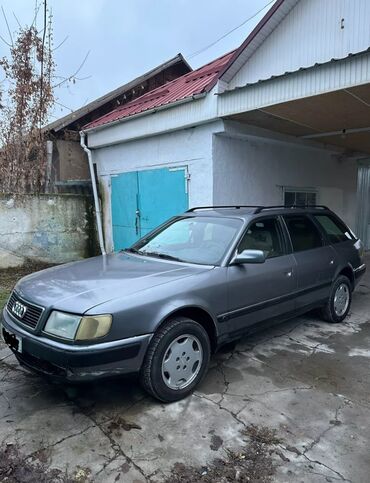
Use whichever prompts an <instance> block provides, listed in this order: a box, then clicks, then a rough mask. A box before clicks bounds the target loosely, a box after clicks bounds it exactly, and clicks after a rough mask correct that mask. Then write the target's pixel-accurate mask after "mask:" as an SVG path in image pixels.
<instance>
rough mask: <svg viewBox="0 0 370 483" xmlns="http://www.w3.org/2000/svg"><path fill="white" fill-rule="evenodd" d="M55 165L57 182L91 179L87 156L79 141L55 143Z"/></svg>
mask: <svg viewBox="0 0 370 483" xmlns="http://www.w3.org/2000/svg"><path fill="white" fill-rule="evenodd" d="M53 164H54V169H55V170H56V179H57V181H68V180H87V179H90V172H89V164H88V161H87V156H86V153H85V152H84V151H83V149H82V148H81V146H80V143H79V141H64V140H61V139H58V140H57V141H55V149H54V152H53Z"/></svg>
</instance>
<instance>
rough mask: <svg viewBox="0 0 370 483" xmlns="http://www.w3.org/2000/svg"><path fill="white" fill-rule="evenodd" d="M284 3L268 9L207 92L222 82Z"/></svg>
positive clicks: (281, 1)
mask: <svg viewBox="0 0 370 483" xmlns="http://www.w3.org/2000/svg"><path fill="white" fill-rule="evenodd" d="M284 2H285V0H277V1H276V3H274V5H273V6H272V7H271V8H270V9H269V11H268V12H267V13H266V14H265V15H264V16H263V18H262V19H261V20H260V21H259V22H258V24H257V25H256V27H255V28H254V29H253V30H252V32H251V33H250V34H249V35H248V37H247V38H246V39H245V40H244V42H243V43H242V44H241V45H240V47H239V48H238V49H236V51H235V53H234V55H233V56H232V57H231V59H230V60H229V62H227V64H226V65H225V66H224V68H223V69H221V70H220V72H219V73H218V75H217V76H216V77H215V79H213V80H212V82H211V83H210V84H209V86H207V90H208V91H210V90H211V89H213V87H214V86H215V85H216V84H217V82H218V81H219V80H222V77H223V76H224V75H225V74H226V72H227V71H228V70H229V68H230V67H231V66H232V64H233V63H234V62H235V61H236V59H237V58H238V57H239V56H240V54H241V53H242V52H243V50H244V49H245V48H246V47H247V46H248V45H249V43H250V42H251V41H252V40H253V39H254V37H255V36H256V35H257V34H258V33H259V32H260V31H261V30H262V29H263V27H264V26H265V25H266V23H267V22H268V21H269V20H270V18H271V17H273V15H274V14H275V13H276V11H277V10H278V9H279V8H280V7H281V5H282V4H283V3H284Z"/></svg>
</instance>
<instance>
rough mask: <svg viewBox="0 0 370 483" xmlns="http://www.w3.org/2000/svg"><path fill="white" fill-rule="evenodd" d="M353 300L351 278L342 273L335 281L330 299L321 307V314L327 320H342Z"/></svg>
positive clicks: (335, 321)
mask: <svg viewBox="0 0 370 483" xmlns="http://www.w3.org/2000/svg"><path fill="white" fill-rule="evenodd" d="M351 302H352V286H351V282H350V281H349V279H348V278H347V277H346V276H344V275H340V276H339V277H338V278H337V279H336V280H335V282H334V283H333V285H332V287H331V291H330V296H329V298H328V301H327V303H326V305H325V307H323V308H322V309H321V315H322V318H323V319H324V320H326V321H327V322H332V323H338V322H342V321H343V320H344V319H345V318H346V317H347V314H348V312H349V309H350V307H351Z"/></svg>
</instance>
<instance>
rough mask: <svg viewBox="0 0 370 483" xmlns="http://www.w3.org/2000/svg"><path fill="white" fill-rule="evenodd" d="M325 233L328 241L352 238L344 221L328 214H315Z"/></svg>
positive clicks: (338, 241) (334, 241) (341, 240)
mask: <svg viewBox="0 0 370 483" xmlns="http://www.w3.org/2000/svg"><path fill="white" fill-rule="evenodd" d="M315 219H316V220H317V221H318V222H319V223H320V225H321V226H322V228H323V230H324V232H325V233H326V235H327V237H328V239H329V241H330V243H340V242H343V241H348V240H353V237H352V235H351V233H350V231H349V229H348V228H347V227H346V225H345V224H344V223H342V222H341V221H340V220H337V219H336V218H334V216H330V215H315Z"/></svg>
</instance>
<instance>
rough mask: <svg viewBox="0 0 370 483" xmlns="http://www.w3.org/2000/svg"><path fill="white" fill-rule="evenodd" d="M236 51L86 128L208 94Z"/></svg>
mask: <svg viewBox="0 0 370 483" xmlns="http://www.w3.org/2000/svg"><path fill="white" fill-rule="evenodd" d="M233 53H234V51H232V52H229V53H228V54H225V55H223V56H222V57H219V58H218V59H216V60H214V61H213V62H210V63H208V64H206V65H204V66H203V67H200V68H199V69H197V70H194V71H193V72H189V73H188V74H185V75H183V76H181V77H179V78H177V79H175V80H173V81H171V82H168V83H167V84H165V85H163V86H161V87H158V88H157V89H154V90H152V91H150V92H148V93H147V94H144V95H143V96H141V97H138V98H137V99H134V100H133V101H131V102H128V103H127V104H124V105H123V106H120V107H117V108H116V109H114V110H113V111H111V112H109V113H108V114H105V115H104V116H102V117H100V118H98V119H96V120H95V121H93V122H91V123H89V124H87V125H86V126H84V129H91V128H95V127H98V126H102V125H104V124H108V123H111V122H114V121H119V120H120V119H123V118H126V117H129V116H133V115H135V114H139V113H142V112H145V111H149V110H150V109H155V108H158V107H161V106H164V105H167V104H172V103H174V102H177V101H180V100H182V99H186V98H189V97H193V96H195V95H197V94H201V93H203V92H207V91H208V88H210V86H213V85H214V83H213V81H214V80H215V78H217V76H218V74H219V72H220V71H221V70H222V69H223V68H224V67H225V66H226V65H227V63H228V62H229V60H230V59H231V57H232V55H233Z"/></svg>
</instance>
